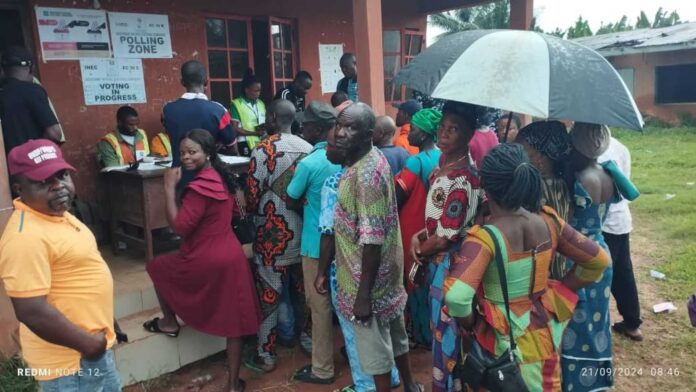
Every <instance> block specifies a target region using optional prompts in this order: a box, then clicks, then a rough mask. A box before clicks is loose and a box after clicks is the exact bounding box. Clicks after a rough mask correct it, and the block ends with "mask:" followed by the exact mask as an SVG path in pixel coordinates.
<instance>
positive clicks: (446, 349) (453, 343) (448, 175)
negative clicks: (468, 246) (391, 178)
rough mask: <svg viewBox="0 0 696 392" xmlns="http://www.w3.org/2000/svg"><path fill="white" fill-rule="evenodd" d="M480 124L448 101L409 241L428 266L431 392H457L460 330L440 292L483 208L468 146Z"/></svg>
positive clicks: (468, 110) (466, 107) (470, 109)
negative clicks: (420, 218) (421, 224)
mask: <svg viewBox="0 0 696 392" xmlns="http://www.w3.org/2000/svg"><path fill="white" fill-rule="evenodd" d="M479 125H480V121H479V116H478V112H477V107H476V106H475V105H470V104H466V103H461V102H453V101H448V102H447V103H446V104H445V106H444V108H443V114H442V119H441V120H440V125H439V126H438V129H437V145H438V147H440V151H441V157H440V161H439V162H438V167H437V168H436V169H434V170H433V173H432V174H431V175H430V187H429V189H428V195H427V197H426V199H425V229H423V230H421V231H419V232H417V233H416V234H414V235H413V237H412V238H411V240H410V242H409V243H410V244H411V248H410V250H411V253H412V257H413V259H414V260H415V261H416V262H418V263H419V264H420V263H424V264H427V265H423V266H421V268H427V269H428V279H429V281H428V283H429V284H427V286H429V287H430V292H429V296H428V301H429V307H430V325H431V327H432V331H433V345H432V351H433V384H432V391H433V392H445V391H446V392H450V391H458V390H460V387H461V385H459V383H457V382H455V379H454V377H453V374H452V371H453V369H454V366H455V365H456V363H457V359H458V358H459V352H460V342H461V339H460V335H459V327H458V326H457V323H456V321H454V320H453V319H452V318H450V317H449V316H448V315H447V312H446V311H445V309H444V298H443V294H442V293H443V292H442V288H443V285H444V282H445V277H446V276H447V273H448V271H449V266H450V254H451V252H456V251H457V250H458V248H459V246H460V244H461V240H462V238H464V236H465V235H466V230H467V229H468V228H470V227H471V226H473V224H474V219H475V218H476V216H477V214H478V212H479V210H480V209H481V206H482V204H483V199H484V198H483V190H482V189H481V187H480V185H479V180H478V178H477V177H476V175H475V173H476V166H475V165H474V160H473V158H472V157H471V154H470V153H469V142H470V141H471V138H472V137H473V135H474V132H475V131H476V129H477V128H478V127H479Z"/></svg>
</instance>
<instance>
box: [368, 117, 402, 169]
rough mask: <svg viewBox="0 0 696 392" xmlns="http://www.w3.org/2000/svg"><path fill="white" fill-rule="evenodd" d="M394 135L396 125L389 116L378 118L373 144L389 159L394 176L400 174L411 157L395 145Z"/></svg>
mask: <svg viewBox="0 0 696 392" xmlns="http://www.w3.org/2000/svg"><path fill="white" fill-rule="evenodd" d="M394 134H396V123H394V120H393V119H392V118H391V117H389V116H379V117H377V122H376V125H375V132H374V134H373V135H372V144H374V145H375V147H377V148H379V150H380V151H382V154H384V157H385V158H387V162H389V167H390V168H391V172H392V174H393V175H396V173H398V172H400V171H401V169H402V168H403V167H404V165H405V164H406V160H407V159H408V158H409V157H410V156H411V154H409V153H408V151H406V150H405V149H404V148H403V147H399V146H395V145H394Z"/></svg>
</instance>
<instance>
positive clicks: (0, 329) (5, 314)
mask: <svg viewBox="0 0 696 392" xmlns="http://www.w3.org/2000/svg"><path fill="white" fill-rule="evenodd" d="M10 215H12V194H11V193H10V180H9V178H8V173H7V161H6V159H5V143H4V142H3V139H2V124H0V233H2V232H3V231H4V230H5V225H7V220H8V219H10ZM18 328H19V323H18V322H17V318H16V317H15V314H14V309H13V308H12V302H10V298H9V297H7V294H6V293H5V287H4V285H3V284H2V281H0V360H3V359H5V358H9V357H11V356H12V355H14V354H15V353H16V352H17V350H18V349H19V347H18V345H17V342H18V341H19V340H18Z"/></svg>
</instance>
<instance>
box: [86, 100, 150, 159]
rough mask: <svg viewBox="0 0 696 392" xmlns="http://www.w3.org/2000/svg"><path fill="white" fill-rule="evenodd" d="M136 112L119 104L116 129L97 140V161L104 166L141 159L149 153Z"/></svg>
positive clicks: (145, 136)
mask: <svg viewBox="0 0 696 392" xmlns="http://www.w3.org/2000/svg"><path fill="white" fill-rule="evenodd" d="M139 124H140V119H139V118H138V112H137V111H135V109H133V108H132V107H130V106H121V107H120V108H119V109H118V111H117V112H116V125H117V126H116V129H115V130H113V131H111V132H109V133H107V134H106V136H104V137H103V138H102V140H101V141H100V142H99V147H98V149H99V161H100V162H101V164H102V165H104V167H109V166H123V165H128V164H130V163H133V162H136V161H141V160H142V159H143V158H144V157H146V156H147V155H150V145H149V143H148V141H147V134H145V131H143V130H142V129H140V128H138V125H139Z"/></svg>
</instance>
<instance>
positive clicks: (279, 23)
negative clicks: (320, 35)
mask: <svg viewBox="0 0 696 392" xmlns="http://www.w3.org/2000/svg"><path fill="white" fill-rule="evenodd" d="M270 29H271V34H270V36H271V45H270V49H271V59H272V61H271V80H272V85H273V95H275V93H276V92H278V91H279V90H282V89H283V88H284V87H285V86H287V85H289V84H290V83H291V82H292V80H293V78H294V77H295V73H296V72H297V70H296V65H295V50H296V48H295V39H294V37H293V32H294V29H293V24H292V21H289V20H285V19H279V18H270Z"/></svg>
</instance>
